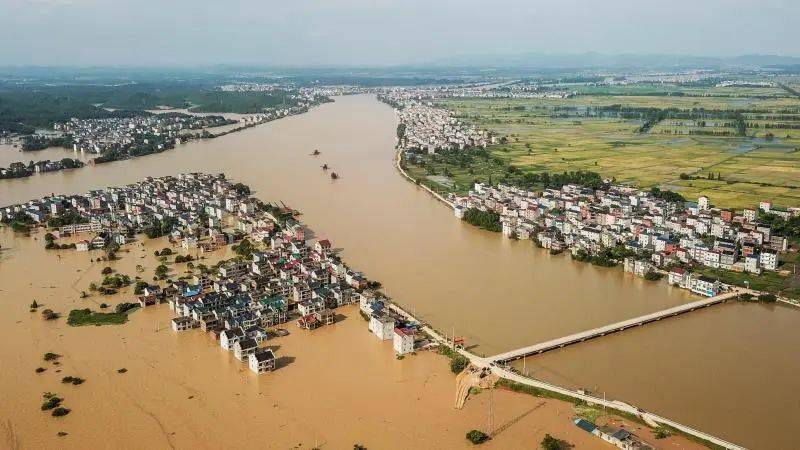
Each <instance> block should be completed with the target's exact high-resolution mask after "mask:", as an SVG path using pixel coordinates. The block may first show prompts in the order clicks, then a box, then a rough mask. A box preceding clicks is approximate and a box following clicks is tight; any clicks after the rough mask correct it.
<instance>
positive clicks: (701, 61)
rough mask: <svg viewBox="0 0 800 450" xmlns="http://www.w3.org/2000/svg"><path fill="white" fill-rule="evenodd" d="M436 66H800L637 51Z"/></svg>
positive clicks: (451, 61) (488, 58)
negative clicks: (632, 52) (639, 53)
mask: <svg viewBox="0 0 800 450" xmlns="http://www.w3.org/2000/svg"><path fill="white" fill-rule="evenodd" d="M432 64H433V65H436V66H457V67H458V66H460V67H480V66H483V67H503V68H508V67H519V68H531V69H566V68H571V69H588V68H607V69H623V68H642V69H667V68H668V69H675V68H709V69H724V68H733V67H736V68H748V67H750V68H758V67H761V68H767V67H785V66H800V57H795V56H779V55H741V56H732V57H714V56H692V55H638V54H627V53H626V54H614V55H612V54H603V53H596V52H589V53H579V54H552V55H548V54H542V53H517V54H506V55H464V56H454V57H450V58H445V59H441V60H438V61H433V62H432Z"/></svg>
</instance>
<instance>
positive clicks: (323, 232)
mask: <svg viewBox="0 0 800 450" xmlns="http://www.w3.org/2000/svg"><path fill="white" fill-rule="evenodd" d="M396 124H397V121H396V117H395V115H394V113H393V111H392V109H391V108H390V107H388V106H386V105H384V104H382V103H379V102H378V101H376V100H375V98H374V97H373V96H368V95H361V96H351V97H341V98H337V99H336V102H335V103H331V104H325V105H322V106H320V107H318V108H316V109H314V110H312V111H311V112H309V113H307V114H303V115H299V116H294V117H289V118H285V119H281V120H278V121H275V122H272V123H269V124H265V125H260V126H258V127H256V128H253V129H250V130H246V131H243V132H240V133H233V134H231V135H228V136H225V137H222V138H219V139H213V140H207V141H196V142H192V143H189V144H185V145H182V146H179V147H178V148H176V149H175V150H172V151H168V152H165V153H162V154H159V155H152V156H147V157H142V158H137V159H133V160H128V161H119V162H115V163H110V164H104V165H101V166H97V167H87V168H84V169H79V170H75V171H64V172H56V173H49V174H43V175H37V176H33V177H30V178H26V179H18V180H4V181H0V205H7V204H11V203H17V202H21V201H25V200H28V199H31V198H36V197H40V196H42V195H45V194H48V193H51V192H55V193H79V192H85V191H87V190H89V189H95V188H101V187H105V186H109V185H123V184H126V183H130V182H134V181H136V180H139V179H141V178H143V177H145V176H161V175H174V174H177V173H180V172H191V171H206V172H225V173H226V174H227V175H228V177H229V178H232V179H235V180H237V181H241V182H243V183H246V184H248V185H250V186H251V188H253V190H254V191H255V192H254V195H256V196H258V197H260V198H261V199H263V200H267V201H283V202H285V203H286V204H287V205H290V206H292V207H295V208H297V209H299V210H301V211H302V212H303V220H304V221H305V222H306V223H307V224H308V225H309V227H310V228H312V229H313V230H315V231H316V232H317V233H319V237H325V238H329V239H331V240H332V242H333V243H334V246H335V247H341V248H344V258H345V260H346V261H348V263H349V264H351V265H352V266H354V267H355V268H357V269H360V270H363V271H364V272H365V273H366V274H367V275H368V276H369V277H370V278H372V279H377V280H379V281H381V282H382V283H383V285H384V288H385V291H386V292H387V294H388V295H389V296H391V297H392V298H394V299H395V300H396V301H397V302H398V303H400V304H402V305H404V306H406V307H408V308H409V309H410V310H412V311H413V312H415V313H416V314H418V315H419V316H421V317H422V318H424V319H425V320H426V321H428V322H430V323H431V324H432V325H433V326H434V327H436V328H438V329H440V330H442V331H444V332H446V333H452V332H453V331H452V330H455V334H456V335H458V336H463V337H465V338H466V341H467V345H468V346H476V347H475V348H474V351H476V352H478V353H482V354H487V355H488V354H493V353H497V352H499V351H503V350H510V349H512V348H516V347H520V346H524V345H529V344H533V343H537V342H540V341H543V340H547V339H551V338H556V337H561V336H564V335H567V334H571V333H574V332H577V331H582V330H585V329H589V328H593V327H597V326H600V325H605V324H608V323H611V322H615V321H619V320H623V319H626V318H631V317H635V316H638V315H641V314H644V313H648V312H653V311H657V310H660V309H663V308H666V307H670V306H674V305H677V304H680V303H684V302H687V301H690V300H691V297H690V296H688V295H687V294H686V293H685V292H684V291H682V290H678V289H675V288H671V287H669V286H667V285H666V283H652V282H646V281H643V280H641V279H637V278H633V277H631V276H627V275H625V274H623V273H622V271H621V270H618V269H603V268H597V267H593V266H591V265H587V264H582V263H574V262H572V261H571V260H570V259H569V257H564V256H550V255H549V254H547V253H546V252H544V251H541V250H539V249H536V248H535V247H534V246H533V245H532V244H531V242H530V241H511V240H508V239H503V238H501V236H500V235H499V234H495V233H489V232H484V231H482V230H479V229H476V228H474V227H472V226H469V225H467V224H465V223H462V222H461V221H459V220H457V219H456V218H455V217H454V216H453V214H452V211H451V210H449V209H448V208H446V207H444V206H443V205H442V204H441V203H440V202H438V201H436V200H434V199H433V198H432V197H431V196H430V195H428V194H427V193H426V192H424V191H423V190H421V189H420V188H418V187H416V186H415V185H413V184H411V183H409V182H407V181H405V180H404V179H403V178H402V177H401V176H400V175H399V174H398V173H397V171H396V169H395V167H394V156H395V150H394V136H395V127H396ZM314 149H319V150H320V152H321V155H320V156H318V157H312V156H310V155H309V154H310V153H311V152H312V151H313V150H314ZM0 150H2V151H11V150H10V149H8V148H6V149H0ZM49 151H50V152H52V151H56V150H49ZM58 151H60V150H58ZM15 153H16V152H15ZM64 154H65V155H71V154H72V152H69V151H64ZM14 156H17V155H14ZM50 156H51V155H48V157H50ZM0 159H16V158H14V157H9V156H8V155H5V157H4V156H1V155H0ZM26 159H27V158H26ZM33 159H41V158H33ZM323 163H327V164H328V165H329V166H330V167H332V169H333V170H335V171H336V172H337V173H338V174H339V175H340V177H341V178H340V179H339V180H337V181H332V180H331V179H330V178H329V177H328V176H327V175H326V174H325V173H324V172H323V171H322V170H321V168H320V166H321V165H322V164H323ZM798 330H800V310H797V309H794V308H792V307H789V306H781V305H778V306H763V305H741V304H725V305H721V306H715V307H713V308H709V309H708V310H704V311H699V312H694V313H691V314H687V315H685V316H682V317H678V318H673V319H669V320H665V321H661V322H659V323H657V324H653V325H648V326H646V327H643V328H640V329H633V330H629V331H625V332H623V333H619V334H617V335H612V336H608V337H605V338H600V339H597V340H594V341H590V342H587V343H584V344H581V345H576V346H573V347H570V348H567V349H564V350H560V351H555V352H551V353H549V354H545V355H543V356H539V357H535V358H528V359H527V360H526V362H525V370H527V371H528V372H530V373H531V374H532V375H534V376H535V377H537V378H541V379H545V380H548V381H553V382H556V383H559V384H563V385H567V386H572V387H583V388H587V389H591V390H592V391H594V392H599V393H603V392H604V393H605V395H606V396H607V397H608V398H617V399H620V400H623V401H626V402H629V403H631V404H635V405H637V406H640V407H642V408H644V409H647V410H649V411H653V412H656V413H659V414H662V415H664V416H667V417H671V418H674V419H676V420H678V421H680V422H683V423H686V424H688V425H691V426H694V427H697V428H699V429H702V430H704V431H708V432H710V433H713V434H717V435H719V436H721V437H724V438H727V439H729V440H732V441H734V442H737V443H740V444H743V445H746V446H748V447H751V448H796V445H795V432H796V430H795V428H796V426H797V425H798V424H800V394H798V393H797V392H796V391H794V390H793V387H794V386H795V384H796V381H797V379H798V378H797V377H798V374H800V333H798ZM520 368H522V367H520Z"/></svg>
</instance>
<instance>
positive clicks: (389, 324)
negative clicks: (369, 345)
mask: <svg viewBox="0 0 800 450" xmlns="http://www.w3.org/2000/svg"><path fill="white" fill-rule="evenodd" d="M369 331H371V332H372V333H374V334H375V336H378V338H379V339H380V340H383V341H385V340H388V339H392V337H393V335H394V319H392V318H391V317H389V316H386V315H373V316H372V317H371V318H370V319H369Z"/></svg>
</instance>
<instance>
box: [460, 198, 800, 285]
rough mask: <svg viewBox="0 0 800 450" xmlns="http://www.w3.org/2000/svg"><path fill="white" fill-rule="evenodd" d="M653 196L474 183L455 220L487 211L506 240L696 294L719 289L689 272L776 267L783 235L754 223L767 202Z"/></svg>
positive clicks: (797, 211)
mask: <svg viewBox="0 0 800 450" xmlns="http://www.w3.org/2000/svg"><path fill="white" fill-rule="evenodd" d="M658 193H659V192H658V191H656V192H655V193H653V192H651V191H641V190H638V189H635V188H632V187H628V186H620V185H613V184H610V183H606V184H604V185H603V187H601V188H599V189H596V190H595V189H589V188H586V187H583V186H578V185H574V184H566V185H564V186H562V187H561V188H559V189H553V188H550V189H545V190H544V191H542V192H533V191H527V190H524V189H519V188H515V187H511V186H506V185H502V184H501V185H498V186H496V187H493V186H489V185H486V184H481V183H476V184H475V185H474V187H473V189H471V190H470V191H469V194H468V195H466V196H463V197H458V196H451V197H452V198H451V200H452V201H453V204H454V214H455V215H456V217H459V218H462V219H463V217H464V214H465V212H466V211H468V210H470V209H477V210H480V211H488V212H492V213H495V214H497V215H498V216H499V220H500V222H501V224H502V230H503V234H504V235H506V236H513V237H516V238H519V239H532V240H533V241H535V242H536V243H537V244H538V245H539V246H541V247H543V248H547V249H551V251H553V252H558V251H562V250H569V251H570V252H571V253H572V254H573V255H574V256H576V257H577V258H578V259H583V260H586V259H592V258H596V259H595V260H597V259H599V260H600V262H601V263H609V262H610V263H623V267H624V270H625V271H626V272H630V273H632V274H635V275H637V276H641V277H644V276H648V275H649V274H652V273H662V274H668V275H669V281H670V283H671V284H675V285H678V286H680V287H683V288H685V289H689V290H691V291H692V292H695V293H697V294H700V295H706V296H713V295H717V294H718V293H719V292H720V290H721V289H723V288H724V286H722V285H721V284H720V283H719V282H717V281H716V280H713V279H711V278H708V277H703V276H700V275H699V274H694V273H692V272H693V271H695V272H699V271H700V270H698V268H703V267H706V268H710V269H720V270H730V271H736V272H749V273H754V274H759V273H761V272H762V271H764V270H767V271H776V270H780V268H779V261H780V253H781V252H784V251H786V249H787V238H786V237H785V236H781V235H779V234H778V233H776V232H775V231H774V230H773V229H772V228H771V227H770V226H769V225H768V224H767V222H762V221H761V220H759V219H760V218H763V217H766V215H769V214H774V212H775V210H776V208H775V207H774V206H773V205H772V204H771V203H769V202H762V203H761V204H760V205H759V209H758V212H759V214H756V210H744V211H738V212H735V211H730V210H726V209H721V208H716V207H714V206H713V205H711V203H710V200H709V199H708V197H703V198H701V199H700V201H699V202H698V203H692V202H682V201H675V200H670V199H668V198H664V196H661V195H656V194H658ZM779 211H781V212H782V215H781V216H780V217H782V218H786V217H792V216H800V208H787V209H780V210H779Z"/></svg>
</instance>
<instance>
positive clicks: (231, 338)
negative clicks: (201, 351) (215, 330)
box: [219, 328, 244, 350]
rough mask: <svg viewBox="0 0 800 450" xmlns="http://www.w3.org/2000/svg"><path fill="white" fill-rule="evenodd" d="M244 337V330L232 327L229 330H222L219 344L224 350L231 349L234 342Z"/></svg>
mask: <svg viewBox="0 0 800 450" xmlns="http://www.w3.org/2000/svg"><path fill="white" fill-rule="evenodd" d="M243 337H244V331H243V330H242V329H241V328H233V329H231V330H224V331H223V332H222V333H221V334H220V335H219V346H220V347H222V348H224V349H225V350H233V346H234V344H236V343H237V342H239V340H240V339H242V338H243Z"/></svg>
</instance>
